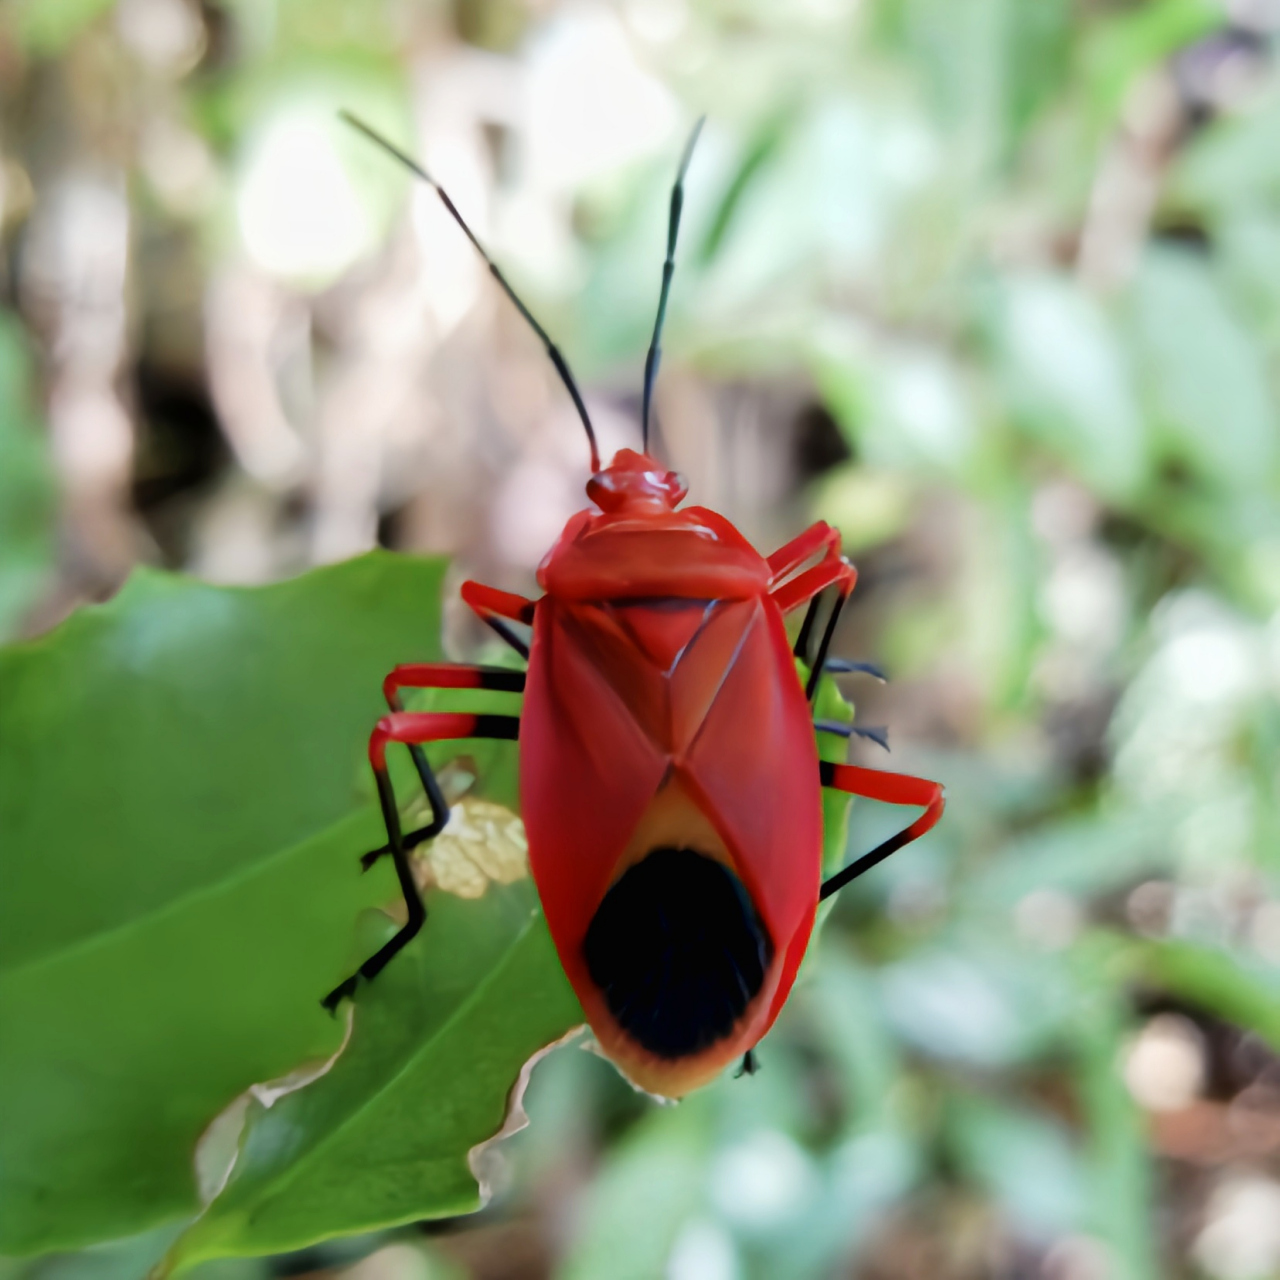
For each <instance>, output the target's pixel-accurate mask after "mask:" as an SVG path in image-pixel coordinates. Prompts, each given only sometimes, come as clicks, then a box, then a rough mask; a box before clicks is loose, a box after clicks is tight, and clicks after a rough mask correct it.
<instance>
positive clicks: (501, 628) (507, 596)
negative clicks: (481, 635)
mask: <svg viewBox="0 0 1280 1280" xmlns="http://www.w3.org/2000/svg"><path fill="white" fill-rule="evenodd" d="M462 598H463V600H465V601H466V602H467V604H469V605H470V606H471V608H472V610H473V611H474V612H475V613H476V614H477V615H478V616H479V618H480V621H481V622H484V623H486V624H487V625H488V626H490V627H492V628H493V630H494V631H496V632H497V633H498V635H499V636H501V637H502V639H503V640H505V641H506V642H507V643H508V644H509V645H510V646H511V647H512V648H513V649H514V650H515V651H516V652H517V653H518V654H519V655H520V656H521V657H522V658H524V659H526V660H527V659H528V657H529V646H528V645H527V644H525V642H524V641H523V640H522V639H521V638H520V637H519V636H518V635H516V633H515V632H514V631H512V630H511V628H510V627H509V626H507V624H506V623H505V622H503V621H502V620H503V618H510V619H511V621H512V622H523V623H525V624H526V625H527V624H529V623H532V622H533V610H534V607H535V605H536V604H537V601H535V600H526V599H525V597H524V596H518V595H516V594H515V593H514V592H512V591H499V590H498V588H497V587H487V586H485V584H484V583H483V582H464V583H463V584H462Z"/></svg>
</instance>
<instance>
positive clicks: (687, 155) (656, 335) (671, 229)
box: [640, 116, 707, 453]
mask: <svg viewBox="0 0 1280 1280" xmlns="http://www.w3.org/2000/svg"><path fill="white" fill-rule="evenodd" d="M706 119H707V117H706V116H699V117H698V123H697V124H695V125H694V126H693V132H692V133H691V134H690V135H689V141H688V142H686V143H685V145H684V155H683V156H682V157H681V159H680V168H679V169H678V170H677V171H676V183H675V186H674V187H672V188H671V214H670V216H669V217H668V219H667V260H666V261H665V262H664V263H663V264H662V292H661V293H660V294H659V295H658V317H657V319H656V320H654V322H653V338H652V340H651V341H650V343H649V354H648V355H647V356H645V358H644V404H643V408H642V410H641V419H640V421H641V429H642V431H643V433H644V451H645V453H648V452H649V404H650V402H651V401H652V399H653V383H654V379H655V378H656V377H657V376H658V361H659V360H660V359H661V358H662V325H663V323H664V321H665V320H666V318H667V295H668V294H669V293H670V292H671V277H672V275H673V274H674V273H675V269H676V237H677V236H678V235H679V234H680V212H681V210H682V209H683V208H684V175H685V174H686V173H687V172H688V169H689V161H690V160H692V159H693V148H694V145H695V144H696V143H697V141H698V134H700V133H701V132H702V126H703V124H705V123H706Z"/></svg>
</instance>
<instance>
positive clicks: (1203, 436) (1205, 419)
mask: <svg viewBox="0 0 1280 1280" xmlns="http://www.w3.org/2000/svg"><path fill="white" fill-rule="evenodd" d="M1134 323H1135V328H1136V336H1137V342H1138V347H1139V350H1140V351H1141V353H1142V356H1143V359H1144V363H1145V367H1146V374H1147V380H1148V384H1149V396H1150V400H1151V403H1152V406H1153V409H1154V411H1155V415H1156V417H1157V419H1158V421H1159V422H1160V424H1161V425H1162V426H1163V427H1164V429H1165V432H1166V433H1167V436H1168V440H1169V444H1170V446H1171V448H1172V449H1173V450H1174V451H1175V452H1176V453H1177V454H1178V455H1179V456H1180V457H1181V458H1182V459H1183V460H1184V461H1185V462H1187V463H1189V464H1190V465H1191V466H1192V467H1194V468H1196V469H1197V470H1198V471H1199V472H1200V473H1201V474H1202V475H1203V476H1204V477H1205V478H1206V479H1208V480H1210V481H1212V482H1214V483H1215V484H1217V485H1220V486H1221V487H1223V488H1224V489H1227V490H1228V491H1234V492H1239V491H1241V490H1243V491H1246V492H1247V491H1249V490H1251V489H1256V488H1258V486H1259V485H1264V484H1266V483H1267V482H1268V481H1269V480H1273V479H1274V478H1275V474H1276V462H1277V448H1276V435H1277V422H1276V412H1275V404H1274V402H1273V400H1272V395H1271V389H1270V385H1269V381H1268V376H1267V370H1266V365H1265V362H1264V359H1263V355H1262V352H1261V350H1260V349H1259V346H1258V344H1257V342H1256V341H1255V339H1254V337H1253V335H1252V334H1251V333H1250V332H1249V331H1248V330H1247V329H1246V328H1245V327H1244V325H1243V324H1242V323H1241V321H1240V319H1239V318H1238V317H1237V316H1236V315H1235V314H1233V312H1232V311H1231V309H1230V307H1229V306H1228V305H1227V301H1226V299H1225V298H1224V297H1223V294H1222V290H1221V288H1220V287H1219V285H1218V283H1217V281H1216V280H1215V278H1214V276H1213V274H1212V271H1211V268H1210V266H1209V264H1208V263H1207V262H1206V261H1205V260H1203V259H1201V258H1198V257H1196V256H1194V255H1192V254H1189V253H1186V252H1182V251H1176V250H1170V249H1161V250H1153V251H1151V252H1149V253H1148V254H1147V257H1146V259H1145V261H1144V262H1143V265H1142V269H1141V271H1140V273H1139V276H1138V280H1137V284H1136V288H1135V299H1134Z"/></svg>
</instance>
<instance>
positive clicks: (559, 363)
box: [338, 111, 687, 475]
mask: <svg viewBox="0 0 1280 1280" xmlns="http://www.w3.org/2000/svg"><path fill="white" fill-rule="evenodd" d="M338 114H339V115H340V116H341V117H342V118H343V119H344V120H345V121H346V122H347V123H348V124H349V125H351V127H352V128H354V129H359V130H360V132H361V133H363V134H364V136H365V137H366V138H368V139H370V140H371V141H373V142H376V143H377V144H378V146H380V147H381V148H382V149H383V150H384V151H385V152H387V153H388V154H389V155H392V156H394V157H395V158H396V159H397V160H399V161H400V163H401V164H402V165H404V166H405V168H406V169H408V170H409V171H410V172H411V173H413V174H415V175H416V176H417V177H419V178H421V179H422V181H423V182H425V183H426V184H427V185H428V186H430V187H431V188H432V189H433V190H434V191H435V193H436V195H438V196H439V197H440V200H441V202H442V203H443V204H444V207H445V208H446V209H448V211H449V215H450V217H452V218H453V220H454V222H456V223H457V224H458V226H460V227H461V228H462V231H463V234H464V235H465V236H466V237H467V239H468V240H470V241H471V243H472V244H473V245H475V248H476V252H477V253H478V254H479V255H480V256H481V257H482V258H483V259H484V260H485V263H486V265H487V266H488V268H489V274H490V275H492V276H493V278H494V279H495V280H496V281H497V282H498V283H499V284H500V285H501V286H502V291H503V293H505V294H506V295H507V297H508V298H510V299H511V301H512V302H513V303H515V308H516V310H517V311H518V312H519V313H520V314H521V315H522V316H524V318H525V320H526V321H528V323H529V327H530V328H531V329H532V330H533V331H534V333H536V334H537V335H538V337H539V338H541V339H542V345H543V346H544V347H545V348H546V349H547V355H548V357H550V360H551V363H552V364H553V365H555V367H556V372H557V373H558V374H559V375H560V381H561V382H563V383H564V385H565V388H566V390H567V391H568V392H569V396H570V398H571V399H572V400H573V407H574V408H575V409H577V411H578V417H579V418H581V419H582V425H583V427H584V428H586V432H587V441H588V443H589V444H590V445H591V472H592V474H593V475H594V474H595V473H596V472H597V471H599V470H600V450H599V449H598V448H597V447H596V433H595V429H594V428H593V427H592V425H591V419H590V417H588V416H587V406H586V405H585V404H584V403H583V401H582V393H581V392H580V391H579V390H578V384H577V383H576V382H575V381H574V380H573V374H572V373H570V372H569V365H568V363H567V362H566V360H565V358H564V356H562V355H561V354H560V348H559V347H557V346H556V344H555V343H554V342H552V341H551V339H550V337H549V336H548V335H547V331H546V330H545V329H544V328H543V327H542V326H541V325H540V324H539V323H538V322H537V321H536V320H535V319H534V318H533V314H532V312H530V310H529V308H528V307H526V306H525V305H524V303H523V302H521V301H520V298H519V295H518V294H517V293H516V291H515V290H514V289H513V288H512V287H511V286H510V285H509V284H508V283H507V277H506V276H504V275H503V274H502V269H501V267H499V266H498V264H497V263H496V262H494V260H493V259H492V258H491V257H489V255H488V254H487V253H486V252H485V248H484V245H482V244H481V243H480V241H479V240H477V239H476V237H475V234H474V232H472V230H471V228H470V227H469V226H467V223H466V219H465V218H463V216H462V214H460V213H459V212H458V207H457V205H455V204H454V203H453V201H452V200H450V199H449V193H448V192H447V191H446V190H445V189H444V188H443V187H442V186H441V185H440V184H439V183H438V182H437V181H436V180H435V179H434V178H433V177H432V176H431V175H430V174H429V173H428V172H427V171H426V170H425V169H424V168H423V167H422V166H421V165H420V164H419V163H418V162H417V161H416V160H414V159H413V157H412V156H409V155H406V154H405V153H404V152H403V151H401V150H400V148H399V147H397V146H396V145H395V143H393V142H388V141H387V139H386V138H384V137H383V136H382V135H381V134H380V133H378V132H377V131H376V130H375V129H372V128H370V127H369V125H367V124H365V122H364V121H363V120H361V119H360V118H359V117H358V116H354V115H352V114H351V112H350V111H340V112H339V113H338ZM686 163H687V161H686ZM665 296H666V294H665V290H664V294H663V297H664V299H665Z"/></svg>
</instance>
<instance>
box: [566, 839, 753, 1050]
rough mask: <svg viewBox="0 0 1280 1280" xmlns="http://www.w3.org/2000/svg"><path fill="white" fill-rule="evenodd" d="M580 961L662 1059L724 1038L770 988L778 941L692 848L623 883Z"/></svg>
mask: <svg viewBox="0 0 1280 1280" xmlns="http://www.w3.org/2000/svg"><path fill="white" fill-rule="evenodd" d="M583 958H584V959H585V961H586V965H587V970H588V972H589V973H590V975H591V979H592V981H593V982H594V983H595V984H596V985H597V987H599V989H600V991H601V993H602V994H603V995H604V998H605V1002H606V1004H607V1005H608V1007H609V1011H610V1013H612V1015H613V1017H614V1018H615V1020H616V1021H617V1023H618V1025H619V1026H620V1027H621V1028H622V1030H623V1031H624V1032H626V1034H627V1035H628V1036H630V1037H631V1038H632V1039H633V1040H634V1041H635V1042H636V1043H637V1044H639V1045H640V1046H641V1047H643V1048H644V1049H646V1050H647V1051H648V1052H650V1053H652V1054H654V1055H655V1056H657V1057H660V1058H666V1059H679V1058H684V1057H688V1056H690V1055H692V1054H696V1053H699V1052H701V1051H702V1050H704V1049H707V1048H709V1047H710V1046H711V1045H713V1044H715V1043H717V1042H718V1041H720V1040H723V1039H724V1038H725V1037H726V1036H728V1035H729V1034H730V1033H731V1032H732V1031H733V1029H734V1027H735V1025H736V1024H737V1022H738V1020H739V1019H740V1018H741V1016H742V1015H743V1013H744V1012H745V1011H746V1009H747V1006H748V1005H749V1004H750V1003H751V1001H752V1000H753V999H754V998H755V996H756V995H757V994H758V993H759V991H760V988H761V987H762V986H763V984H764V979H765V973H766V971H767V970H768V968H769V964H770V962H771V960H772V959H773V944H772V942H771V940H770V938H769V935H768V933H767V931H766V929H765V927H764V924H763V922H762V921H761V920H760V917H759V915H758V914H757V912H756V910H755V907H754V906H753V904H752V902H751V898H750V896H749V895H748V893H747V891H746V889H745V888H744V887H743V885H742V882H741V881H740V880H739V879H738V877H737V876H736V875H735V874H734V873H733V871H732V870H730V869H729V868H728V867H726V866H725V865H724V864H723V863H722V862H719V861H717V860H716V859H714V858H709V857H707V856H706V855H705V854H701V853H698V852H696V851H695V850H693V849H681V848H671V847H662V848H657V849H654V850H653V851H652V852H651V853H649V854H648V856H647V857H645V858H644V859H643V860H642V861H639V862H636V863H634V864H633V865H632V866H631V867H630V868H628V870H627V871H626V872H625V873H624V874H623V875H622V876H621V877H620V878H619V879H618V881H617V882H616V883H615V884H614V885H613V887H612V888H611V889H610V890H609V892H608V893H607V894H606V895H605V897H604V900H603V901H602V902H601V903H600V906H599V909H598V910H597V911H596V913H595V916H594V917H593V918H592V921H591V925H590V927H589V928H588V930H587V935H586V938H585V939H584V941H583Z"/></svg>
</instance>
